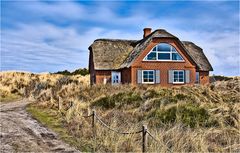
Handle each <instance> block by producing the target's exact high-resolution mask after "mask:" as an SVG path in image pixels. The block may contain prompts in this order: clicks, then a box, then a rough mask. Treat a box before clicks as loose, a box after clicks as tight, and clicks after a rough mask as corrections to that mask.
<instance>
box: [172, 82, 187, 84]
mask: <svg viewBox="0 0 240 153" xmlns="http://www.w3.org/2000/svg"><path fill="white" fill-rule="evenodd" d="M173 84H185V83H184V82H173Z"/></svg>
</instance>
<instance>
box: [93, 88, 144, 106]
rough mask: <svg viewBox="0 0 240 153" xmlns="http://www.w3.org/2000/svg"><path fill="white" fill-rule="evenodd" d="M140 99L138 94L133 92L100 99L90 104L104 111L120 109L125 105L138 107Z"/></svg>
mask: <svg viewBox="0 0 240 153" xmlns="http://www.w3.org/2000/svg"><path fill="white" fill-rule="evenodd" d="M141 101H142V98H141V96H140V94H139V93H135V92H120V93H117V94H113V95H111V96H105V97H102V98H100V99H98V100H96V101H94V102H93V103H92V106H99V107H102V108H105V109H111V108H114V107H117V108H121V107H123V106H125V105H129V106H134V107H139V106H140V104H141Z"/></svg>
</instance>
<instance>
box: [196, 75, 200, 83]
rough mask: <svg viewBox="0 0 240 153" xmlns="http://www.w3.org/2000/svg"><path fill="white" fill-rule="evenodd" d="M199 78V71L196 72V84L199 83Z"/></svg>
mask: <svg viewBox="0 0 240 153" xmlns="http://www.w3.org/2000/svg"><path fill="white" fill-rule="evenodd" d="M199 82H200V80H199V72H196V81H195V83H196V84H199Z"/></svg>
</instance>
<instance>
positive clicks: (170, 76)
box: [89, 28, 213, 87]
mask: <svg viewBox="0 0 240 153" xmlns="http://www.w3.org/2000/svg"><path fill="white" fill-rule="evenodd" d="M143 31H144V33H143V39H141V40H121V39H97V40H95V41H94V42H93V44H92V45H91V46H90V47H89V51H90V54H89V70H90V80H91V84H106V83H111V84H125V83H128V84H133V85H136V84H158V85H160V86H165V87H169V86H179V85H186V84H187V85H193V84H207V83H209V71H213V68H212V66H211V64H210V63H209V61H208V59H207V57H206V56H205V55H204V53H203V50H202V49H201V48H200V47H199V46H197V45H195V44H194V43H192V42H190V41H180V40H179V39H178V38H177V37H176V36H174V35H172V34H170V33H169V32H167V31H166V30H164V29H157V30H155V31H153V32H151V28H145V29H144V30H143Z"/></svg>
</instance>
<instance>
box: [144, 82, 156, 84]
mask: <svg viewBox="0 0 240 153" xmlns="http://www.w3.org/2000/svg"><path fill="white" fill-rule="evenodd" d="M142 84H154V82H142Z"/></svg>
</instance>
